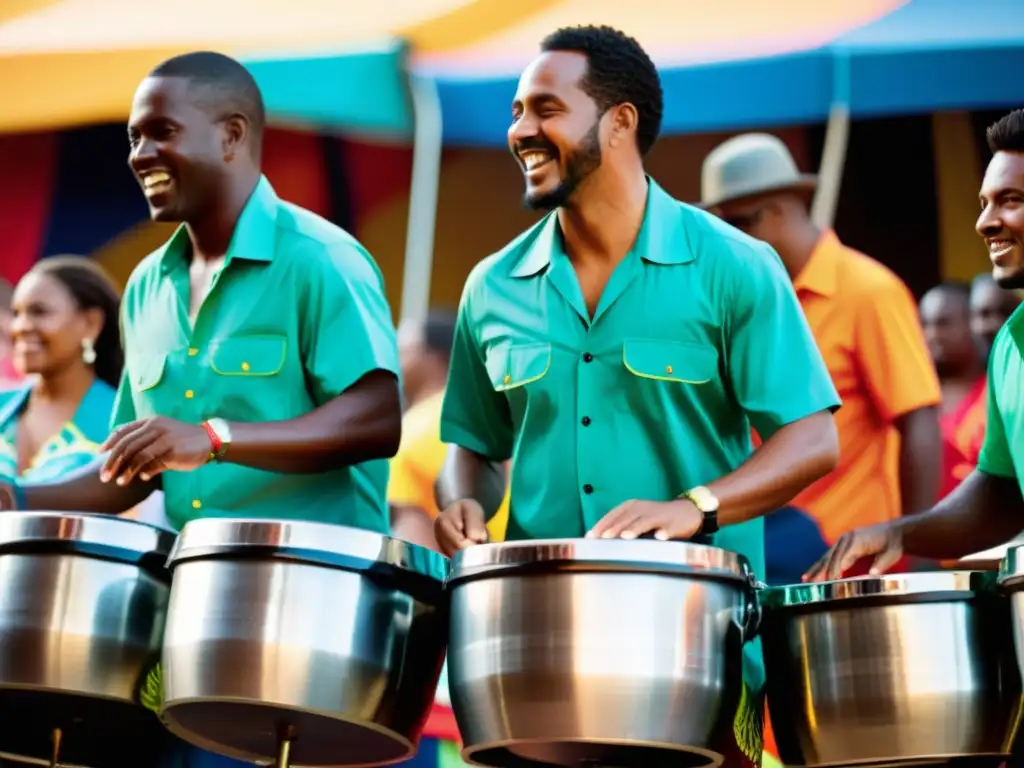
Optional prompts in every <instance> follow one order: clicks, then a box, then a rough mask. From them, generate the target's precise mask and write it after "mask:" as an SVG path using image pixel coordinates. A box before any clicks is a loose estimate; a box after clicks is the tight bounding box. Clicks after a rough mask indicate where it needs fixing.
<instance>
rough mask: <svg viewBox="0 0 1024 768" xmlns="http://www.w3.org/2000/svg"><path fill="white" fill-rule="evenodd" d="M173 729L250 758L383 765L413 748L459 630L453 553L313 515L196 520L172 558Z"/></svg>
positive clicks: (167, 679) (167, 674)
mask: <svg viewBox="0 0 1024 768" xmlns="http://www.w3.org/2000/svg"><path fill="white" fill-rule="evenodd" d="M170 565H171V569H172V572H173V587H172V593H171V604H170V609H169V612H168V622H167V631H166V633H165V639H164V650H163V686H164V703H163V710H162V717H163V720H164V723H165V724H166V725H167V727H168V728H169V729H170V730H171V731H172V732H173V733H175V734H176V735H178V736H180V737H181V738H183V739H184V740H186V741H188V742H190V743H192V744H194V745H196V746H198V747H200V748H203V749H207V750H210V751H213V752H218V753H220V754H224V755H227V756H230V757H234V758H237V759H241V760H248V761H273V760H274V759H275V757H276V755H277V752H278V746H277V744H278V736H279V733H280V732H281V729H282V728H289V729H291V732H292V733H293V734H294V741H293V743H292V745H291V758H290V759H291V764H292V765H293V766H328V765H346V766H354V765H381V764H387V763H393V762H397V761H399V760H402V759H405V758H408V757H409V756H411V755H412V754H413V753H414V752H415V751H416V748H417V744H418V741H419V738H420V733H421V731H422V728H423V725H424V723H425V721H426V718H427V715H428V713H429V709H430V706H431V703H432V702H433V697H434V692H435V688H436V686H437V679H438V675H439V673H440V670H441V665H442V663H443V661H444V653H445V643H446V640H447V621H448V616H447V603H446V598H445V595H444V581H445V578H446V577H447V573H448V561H447V559H446V558H444V557H442V556H441V555H439V554H437V553H436V552H432V551H430V550H427V549H424V548H422V547H417V546H415V545H412V544H408V543H406V542H403V541H398V540H396V539H391V538H389V537H387V536H381V535H379V534H375V533H370V532H367V531H362V530H356V529H352V528H345V527H341V526H333V525H325V524H320V523H307V522H283V521H273V520H218V519H206V520H197V521H194V522H190V523H188V524H187V525H186V526H185V528H184V529H183V530H182V532H181V535H180V536H179V538H178V542H177V544H176V546H175V549H174V552H173V554H172V556H171V558H170Z"/></svg>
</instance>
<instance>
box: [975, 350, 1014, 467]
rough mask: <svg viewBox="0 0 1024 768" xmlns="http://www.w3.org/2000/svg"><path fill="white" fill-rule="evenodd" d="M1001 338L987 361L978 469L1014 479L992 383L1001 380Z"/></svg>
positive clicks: (996, 389) (1010, 456)
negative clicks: (983, 420)
mask: <svg viewBox="0 0 1024 768" xmlns="http://www.w3.org/2000/svg"><path fill="white" fill-rule="evenodd" d="M1004 333H1005V331H1004ZM1001 338H1003V336H1000V337H999V338H998V339H997V340H996V343H995V345H994V346H993V349H992V359H991V360H990V361H989V371H988V381H989V385H988V387H987V389H988V393H987V395H986V398H987V400H988V403H987V409H986V410H987V413H986V416H985V442H984V443H982V445H981V453H980V454H979V455H978V469H980V470H981V471H982V472H984V473H985V474H987V475H995V476H996V477H1006V478H1015V477H1016V476H1017V472H1016V470H1015V469H1014V466H1013V458H1012V454H1011V452H1010V443H1009V441H1008V440H1007V439H1006V425H1005V424H1004V423H1003V416H1002V414H1001V413H1000V412H999V398H998V395H997V391H998V389H999V387H998V385H996V384H994V382H1000V381H1002V380H1003V379H1002V377H1001V373H1000V372H997V371H996V367H997V365H998V364H999V358H1000V357H1001V353H1002V350H1001V349H1000V344H999V339H1001Z"/></svg>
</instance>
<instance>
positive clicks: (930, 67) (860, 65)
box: [830, 0, 1024, 117]
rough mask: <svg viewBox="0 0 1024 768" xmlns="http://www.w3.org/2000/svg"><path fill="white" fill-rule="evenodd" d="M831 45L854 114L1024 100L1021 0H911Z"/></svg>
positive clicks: (1023, 5)
mask: <svg viewBox="0 0 1024 768" xmlns="http://www.w3.org/2000/svg"><path fill="white" fill-rule="evenodd" d="M830 49H831V50H832V52H833V53H834V55H835V56H836V57H837V61H838V62H839V65H840V66H843V62H844V61H846V62H848V67H849V80H848V83H847V86H848V88H849V91H848V93H842V92H840V93H839V94H837V95H838V96H839V97H840V98H848V99H849V105H850V107H851V110H852V113H853V115H854V116H855V117H873V116H880V115H892V114H912V113H915V112H934V111H937V110H944V109H984V108H995V107H1006V106H1020V105H1021V104H1024V78H1022V77H1021V75H1020V73H1021V71H1022V70H1024V2H1022V0H912V2H910V3H908V4H906V5H904V6H902V7H900V8H898V9H897V10H895V11H893V12H892V13H890V14H888V15H886V16H883V17H882V18H881V19H879V20H878V21H875V22H873V23H871V24H867V25H865V26H863V27H861V28H859V29H856V30H853V31H852V32H849V33H847V34H845V35H843V36H841V37H840V38H839V39H838V40H836V41H835V42H834V43H833V44H832V45H831V46H830Z"/></svg>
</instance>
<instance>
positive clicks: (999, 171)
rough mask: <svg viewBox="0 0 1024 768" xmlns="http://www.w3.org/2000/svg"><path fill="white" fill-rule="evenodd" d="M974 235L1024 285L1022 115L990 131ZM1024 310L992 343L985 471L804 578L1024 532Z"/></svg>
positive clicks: (962, 548) (1010, 284) (988, 544)
mask: <svg viewBox="0 0 1024 768" xmlns="http://www.w3.org/2000/svg"><path fill="white" fill-rule="evenodd" d="M986 138H987V139H988V146H989V149H990V150H991V151H992V160H991V161H990V162H989V164H988V168H987V169H986V170H985V178H984V179H983V180H982V184H981V192H980V193H979V198H980V201H981V215H980V216H979V217H978V222H977V224H976V229H977V230H978V234H979V235H981V237H982V239H983V240H984V241H985V245H986V246H987V248H988V252H989V257H990V259H991V260H992V268H993V269H992V276H993V277H994V278H995V281H996V283H997V284H998V285H999V287H1000V288H1024V110H1021V109H1018V110H1016V111H1014V112H1011V113H1010V114H1008V115H1006V116H1005V117H1003V118H1002V119H1000V120H998V121H997V122H995V123H994V124H993V125H992V126H990V127H989V129H988V131H987V136H986ZM1022 488H1024V306H1021V307H1018V308H1017V310H1016V311H1015V312H1014V313H1013V314H1012V315H1011V316H1010V318H1009V320H1007V321H1006V324H1005V325H1004V326H1003V328H1002V330H1000V331H999V333H998V334H997V335H996V337H995V341H994V342H993V344H992V351H991V353H990V357H989V367H988V415H987V416H986V422H985V442H984V443H983V444H982V448H981V454H980V456H979V457H978V466H977V469H975V470H974V471H973V472H972V473H971V474H969V475H968V476H967V477H966V478H965V479H964V481H963V482H962V483H960V485H958V486H957V487H956V488H955V489H954V490H953V491H952V492H951V493H950V494H949V495H947V496H945V497H944V498H943V499H942V500H941V501H940V502H939V503H938V504H936V505H935V506H934V507H933V508H932V509H931V510H929V511H927V512H922V513H920V514H917V515H911V516H910V517H905V518H901V519H899V520H895V521H893V522H891V523H887V524H884V525H875V526H870V527H867V528H860V529H858V530H856V531H852V532H850V533H848V534H846V535H845V536H843V537H842V538H841V539H840V540H839V541H837V542H836V544H835V546H834V547H832V549H831V550H830V551H829V552H827V553H826V554H825V556H824V557H822V559H821V560H819V561H818V562H817V563H816V564H815V565H814V566H813V567H812V568H811V570H809V571H808V572H807V574H806V575H805V576H804V578H805V579H806V580H809V581H825V580H829V579H838V578H840V577H841V576H842V575H843V573H845V572H846V571H848V570H849V569H850V568H851V567H853V565H854V563H856V562H857V561H858V560H860V559H861V558H864V557H868V558H871V559H872V566H871V571H872V573H884V572H885V571H886V570H887V569H888V568H890V567H891V566H892V565H893V563H895V562H897V561H898V560H899V559H900V557H902V555H903V554H904V553H906V554H909V555H916V556H918V557H926V558H931V559H935V560H955V559H959V558H961V557H965V556H967V555H973V554H975V553H978V552H984V551H986V550H989V549H992V548H994V547H998V546H999V545H1001V544H1005V543H1006V542H1008V541H1010V540H1011V539H1012V538H1014V537H1015V536H1016V535H1017V534H1019V533H1020V532H1021V531H1022V530H1024V494H1022Z"/></svg>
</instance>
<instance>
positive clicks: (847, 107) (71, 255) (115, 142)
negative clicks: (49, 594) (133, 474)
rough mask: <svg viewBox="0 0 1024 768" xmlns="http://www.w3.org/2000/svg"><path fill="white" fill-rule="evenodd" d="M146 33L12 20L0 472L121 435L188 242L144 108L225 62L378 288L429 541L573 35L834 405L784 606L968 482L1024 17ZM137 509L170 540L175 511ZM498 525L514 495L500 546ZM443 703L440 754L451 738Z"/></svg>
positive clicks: (425, 9)
mask: <svg viewBox="0 0 1024 768" xmlns="http://www.w3.org/2000/svg"><path fill="white" fill-rule="evenodd" d="M142 5H143V6H146V5H148V4H142ZM127 7H128V6H126V5H125V4H124V3H123V2H119V0H49V1H48V0H17V1H15V0H8V2H5V3H0V390H2V391H0V474H6V475H8V476H21V477H23V478H29V479H46V478H49V477H54V476H59V475H60V474H62V473H64V472H67V471H68V470H69V469H73V468H75V467H77V466H81V465H82V464H84V463H85V462H87V461H88V460H89V457H90V456H91V455H93V454H94V453H95V452H96V450H97V449H98V446H99V444H100V443H102V442H103V440H104V438H105V437H106V434H107V426H108V417H109V414H110V410H111V408H112V404H113V394H114V389H115V388H116V385H117V381H118V378H119V375H120V368H121V361H122V354H121V350H120V341H119V334H118V320H117V314H118V304H119V293H120V290H121V287H122V286H123V285H124V282H125V280H126V279H127V277H128V275H129V274H130V272H131V270H132V269H133V268H134V267H135V265H136V264H137V263H138V262H139V261H140V259H141V258H142V257H143V256H145V255H146V254H147V253H148V252H150V251H151V250H153V249H154V248H155V247H157V246H158V245H159V244H161V243H162V242H163V241H164V240H166V238H167V237H168V236H169V234H170V231H172V228H169V226H168V225H164V224H158V223H153V222H151V221H149V219H148V217H147V211H146V206H145V202H144V199H143V196H142V194H141V193H140V191H139V189H138V187H137V184H136V182H135V180H134V179H133V177H132V175H131V173H130V172H129V170H128V168H127V165H126V163H125V160H126V157H127V152H128V144H127V141H126V137H125V127H124V120H125V117H126V115H127V111H128V108H129V106H130V102H131V95H132V92H133V90H134V88H135V86H136V84H137V83H138V81H139V79H140V78H141V77H142V76H143V75H144V74H145V73H146V72H147V71H148V70H149V69H150V68H151V67H152V66H153V65H155V64H157V63H158V62H159V61H161V60H163V59H164V58H167V57H168V56H171V55H174V54H176V53H180V52H183V51H188V50H197V49H217V50H222V51H224V52H226V53H230V54H232V55H236V56H238V57H240V58H241V59H242V60H243V61H245V62H246V64H247V66H249V67H250V69H251V71H252V72H253V73H254V75H255V76H256V79H257V81H258V82H259V84H260V87H261V89H262V91H263V94H264V98H265V100H266V103H267V107H268V114H269V118H270V121H271V125H272V126H273V127H272V129H271V130H270V132H269V134H268V136H267V138H266V140H265V143H264V163H263V165H264V170H265V173H266V175H267V177H268V178H269V179H270V181H271V183H272V184H273V185H274V188H275V189H276V191H277V193H278V194H279V195H280V196H281V197H282V198H283V199H286V200H289V201H291V202H294V203H296V204H298V205H301V206H303V207H305V208H308V209H310V210H312V211H314V212H316V213H319V214H320V215H322V216H324V217H325V218H328V219H330V220H331V221H333V222H335V223H336V224H338V225H340V226H342V227H343V228H345V229H347V230H348V231H350V232H352V233H353V234H354V235H355V236H356V237H358V238H359V239H360V241H361V242H362V243H363V244H364V245H365V246H366V247H367V248H368V249H369V250H370V252H371V253H372V254H373V256H374V258H375V259H376V260H377V262H378V263H379V265H380V267H381V270H382V272H383V274H384V277H385V281H386V286H387V290H388V294H389V299H390V301H391V305H392V307H393V308H394V313H395V322H396V324H397V325H398V327H399V341H400V346H401V355H402V366H403V373H404V382H405V394H406V406H407V411H406V416H405V423H404V425H403V441H402V446H401V449H400V451H399V454H398V455H397V456H396V457H395V459H394V460H393V462H392V468H391V483H390V489H389V496H390V501H391V503H392V521H393V524H394V527H395V530H396V532H397V533H399V534H400V535H402V536H404V537H406V538H409V539H412V540H414V541H418V542H420V543H424V544H427V545H428V546H429V545H431V543H432V533H431V519H432V518H433V517H434V516H436V514H437V511H438V510H437V507H436V505H435V503H434V498H433V484H434V480H435V479H436V476H437V473H438V472H439V470H440V466H441V462H442V458H443V454H444V448H443V446H442V444H441V442H440V438H439V420H440V404H441V399H442V395H443V391H444V389H445V385H446V378H447V372H448V366H447V363H448V354H449V350H450V346H451V342H452V335H453V328H454V312H455V309H456V306H457V302H458V299H459V295H460V293H461V290H462V286H463V283H464V280H465V278H466V276H467V275H468V274H469V271H470V269H471V268H472V267H473V266H474V264H476V263H477V262H478V261H479V260H480V259H481V258H483V257H484V256H486V255H487V254H489V253H491V252H492V251H494V250H496V249H497V248H499V247H501V246H502V245H504V244H505V243H507V242H508V241H509V240H510V239H511V238H512V237H514V236H515V235H516V234H517V233H519V232H520V231H522V230H523V229H524V228H526V227H527V226H528V225H529V224H531V223H532V222H533V221H534V220H535V217H536V215H537V214H535V213H532V212H528V211H525V210H523V208H522V206H521V205H520V202H519V201H520V197H521V194H522V181H521V177H520V171H519V169H518V168H517V166H516V164H515V163H514V162H513V161H512V160H511V159H510V158H509V157H508V155H507V149H506V148H505V141H506V140H505V131H506V128H507V125H508V122H509V104H510V102H511V98H512V94H513V92H514V90H515V83H516V79H517V77H518V74H519V72H520V71H521V69H522V67H523V66H524V64H525V63H527V62H528V61H529V60H530V58H531V57H533V56H534V55H535V53H536V46H537V42H538V41H539V40H540V39H541V38H542V37H543V36H544V34H546V33H547V32H550V31H552V30H554V29H556V28H557V27H559V26H563V25H566V24H574V23H581V24H582V23H603V24H609V25H611V26H614V27H616V28H619V29H622V30H624V31H626V32H628V33H629V34H631V35H633V36H635V37H636V38H637V39H638V40H639V41H640V43H641V44H643V45H644V47H645V48H646V49H647V50H648V51H649V52H650V53H651V54H652V57H653V58H654V59H655V61H656V62H657V63H658V64H659V67H660V68H661V73H662V81H663V87H664V91H665V119H664V124H663V138H662V139H661V140H660V142H659V143H658V144H657V145H656V147H655V148H654V150H653V151H652V153H651V154H650V156H649V159H648V164H647V167H648V172H649V173H650V174H651V176H652V177H653V178H655V179H657V180H658V182H659V183H660V184H661V185H662V186H663V187H664V188H665V189H666V190H667V191H668V192H669V193H671V194H672V195H673V196H675V197H677V198H679V199H681V200H684V201H689V202H693V203H694V204H702V205H705V206H706V207H709V208H710V209H711V210H713V211H714V212H715V213H717V214H718V215H720V216H722V217H723V218H724V219H725V220H727V221H729V222H730V223H732V224H733V225H734V226H737V227H738V228H740V229H743V230H744V231H746V232H748V233H749V234H751V235H753V236H754V237H757V238H759V239H762V240H765V241H767V242H769V243H770V244H771V245H772V246H773V247H774V248H775V249H776V251H777V252H778V253H779V255H780V257H781V258H782V261H783V264H784V265H785V266H786V268H787V270H788V271H789V273H790V275H791V277H792V279H793V282H794V288H795V290H796V292H797V295H798V297H799V299H800V302H801V304H802V305H803V307H804V309H805V312H806V314H807V317H808V321H809V323H810V325H811V328H812V331H813V332H814V335H815V338H816V340H817V341H818V344H819V346H820V347H821V350H822V352H823V355H824V357H825V360H826V363H827V364H828V366H829V369H830V372H831V373H832V376H833V379H834V380H835V382H836V385H837V388H838V390H839V392H840V395H841V396H842V398H843V402H844V407H843V408H842V409H841V410H840V411H839V413H838V414H837V423H838V424H839V431H840V441H841V459H840V466H839V468H838V469H837V471H836V472H835V473H833V476H830V477H828V478H825V479H824V480H822V481H820V482H819V483H817V484H815V485H814V486H812V487H811V488H809V489H808V490H807V491H805V492H804V493H803V494H801V496H800V497H798V498H797V499H794V501H793V503H792V505H791V506H790V507H787V508H786V509H783V510H780V511H779V512H777V513H776V514H775V515H773V516H772V517H771V518H769V520H768V523H767V525H766V529H767V532H766V537H767V538H766V547H767V555H768V563H769V573H768V580H769V581H771V582H775V583H788V582H791V581H795V580H798V579H799V576H800V574H801V573H802V572H803V571H804V570H805V569H806V568H807V566H808V565H809V564H810V563H811V562H813V561H814V559H816V558H817V557H818V556H820V555H821V554H822V553H823V552H824V551H825V549H826V548H827V546H828V545H829V544H830V543H832V542H834V541H835V540H836V539H837V538H838V537H839V536H840V535H842V534H843V533H844V532H846V531H848V530H851V529H852V528H854V527H857V526H859V525H863V524H867V523H873V522H878V521H880V520H884V519H890V518H892V517H895V516H898V515H901V514H912V513H914V512H916V511H919V510H921V509H924V508H926V507H928V506H930V505H931V504H932V503H933V502H934V500H935V499H936V497H937V496H941V495H944V494H945V493H948V492H949V491H950V490H951V489H952V488H953V487H955V485H956V484H957V482H959V480H960V479H962V478H963V477H964V476H966V474H967V473H968V472H969V471H970V470H971V469H972V468H973V467H974V464H975V462H976V460H977V456H978V451H979V449H980V446H981V441H982V438H983V436H984V431H985V417H986V414H985V387H986V363H987V357H988V353H989V348H990V346H991V343H992V340H993V338H994V336H995V333H996V332H997V331H998V329H999V328H1000V327H1001V325H1002V324H1003V322H1004V321H1005V320H1006V318H1007V317H1008V316H1009V315H1010V313H1012V312H1013V310H1014V309H1015V308H1016V307H1017V305H1018V304H1019V303H1020V301H1021V297H1020V296H1018V295H1017V294H1016V293H1014V292H1009V291H1004V290H1002V289H1000V288H999V287H998V286H996V285H995V283H994V282H993V280H992V279H991V278H990V277H989V265H988V257H987V254H986V251H985V247H984V244H983V242H982V238H980V237H979V236H978V233H977V232H976V231H975V229H976V227H977V228H979V229H980V230H984V227H985V222H984V221H983V220H978V215H979V206H978V191H979V188H980V186H981V183H982V174H983V170H984V167H985V164H986V162H987V158H988V156H989V154H990V148H989V146H988V145H987V144H986V137H985V127H986V126H988V125H990V124H991V123H993V122H994V121H995V120H996V119H997V118H998V117H1001V116H1002V115H1005V114H1006V113H1007V112H1008V111H1009V110H1010V109H1013V108H1015V107H1019V106H1021V105H1024V77H1021V74H1020V73H1021V71H1022V67H1024V14H1022V13H1021V8H1020V4H1019V0H972V2H963V1H962V0H846V1H845V2H843V3H831V4H829V3H816V2H811V0H757V2H754V0H719V1H718V2H716V3H714V4H710V5H707V4H706V5H703V6H702V7H701V8H700V10H694V6H693V5H692V4H688V3H679V4H675V5H673V4H664V3H660V2H658V3H655V2H653V0H634V2H631V3H612V2H604V1H603V0H532V1H527V0H521V2H520V3H518V4H510V3H507V2H504V1H500V2H499V1H497V0H416V1H415V2H407V1H405V0H378V2H376V3H373V4H372V7H370V6H366V5H360V6H358V8H350V7H347V4H342V5H338V4H334V3H328V2H326V0H292V1H291V2H288V3H284V2H277V1H272V0H267V2H262V3H258V4H255V5H252V4H248V3H245V4H243V3H240V2H234V1H232V2H226V1H225V0H221V2H217V3H209V2H205V3H201V2H200V1H199V0H179V2H178V3H176V4H175V10H174V15H173V16H169V15H163V16H162V17H161V18H160V19H154V18H153V15H152V14H150V13H146V12H142V6H138V5H135V6H132V8H133V10H132V11H131V12H127V13H126V12H125V9H126V8H127ZM93 340H95V341H93ZM755 438H756V436H755ZM130 514H131V515H133V516H136V517H140V518H142V519H146V520H151V521H154V522H159V521H160V520H161V517H162V510H161V500H160V499H159V494H157V495H156V496H154V497H151V498H150V499H149V500H148V501H147V502H146V503H145V504H144V505H143V507H142V508H139V509H136V510H133V511H132V512H131V513H130ZM507 514H508V498H507V496H506V500H505V504H504V505H503V506H502V510H501V512H500V513H499V514H498V516H497V518H495V519H494V520H493V521H491V523H490V526H489V527H490V531H491V535H492V538H493V539H496V540H500V539H501V537H502V535H503V531H504V526H505V521H506V519H507ZM899 567H903V568H910V567H915V564H913V563H903V564H901V566H899ZM441 698H442V701H441V702H440V705H439V707H438V710H437V712H436V713H435V717H434V718H433V720H432V722H431V725H430V726H428V734H430V735H433V736H436V737H437V738H438V739H439V740H440V741H441V742H444V743H449V742H454V741H455V740H456V739H457V732H456V731H455V725H454V720H453V719H452V718H451V715H450V711H449V710H447V709H446V708H445V707H444V706H443V704H444V702H443V692H442V694H441ZM446 740H447V741H446ZM450 759H454V758H450ZM452 764H455V763H452Z"/></svg>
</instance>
